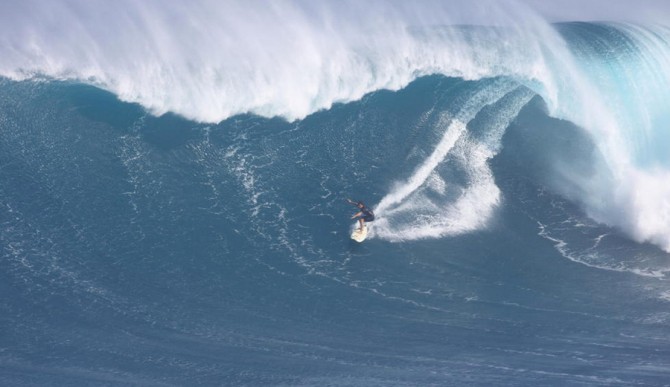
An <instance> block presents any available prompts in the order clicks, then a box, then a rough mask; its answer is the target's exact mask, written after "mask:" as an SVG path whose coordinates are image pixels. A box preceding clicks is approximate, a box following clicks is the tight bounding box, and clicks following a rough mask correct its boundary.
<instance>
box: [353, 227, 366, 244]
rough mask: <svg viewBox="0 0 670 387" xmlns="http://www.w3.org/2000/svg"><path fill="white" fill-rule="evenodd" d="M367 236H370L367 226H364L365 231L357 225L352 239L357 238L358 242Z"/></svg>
mask: <svg viewBox="0 0 670 387" xmlns="http://www.w3.org/2000/svg"><path fill="white" fill-rule="evenodd" d="M367 237H368V227H367V226H363V231H361V230H360V229H359V228H358V227H356V229H355V230H354V232H352V233H351V239H353V240H355V241H356V242H358V243H360V242H363V241H364V240H365V238H367Z"/></svg>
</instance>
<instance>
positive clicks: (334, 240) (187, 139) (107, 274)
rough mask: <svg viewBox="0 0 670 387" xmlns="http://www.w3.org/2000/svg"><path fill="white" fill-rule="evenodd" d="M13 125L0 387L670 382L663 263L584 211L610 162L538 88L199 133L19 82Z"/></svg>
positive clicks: (99, 93) (78, 88) (668, 289)
mask: <svg viewBox="0 0 670 387" xmlns="http://www.w3.org/2000/svg"><path fill="white" fill-rule="evenodd" d="M586 27H588V25H585V24H575V25H567V26H563V27H562V28H563V29H566V30H568V31H569V32H565V31H564V32H563V33H564V34H565V35H566V36H569V34H570V33H575V34H578V35H579V30H580V29H582V28H586ZM594 31H596V32H597V29H596V28H595V27H594V28H593V29H588V32H589V33H595V32H594ZM603 36H604V35H603ZM458 122H462V123H464V124H465V126H464V131H463V132H460V134H459V135H458V136H456V137H457V139H456V140H455V141H456V142H455V144H454V145H453V147H451V148H449V149H447V150H446V152H445V153H444V154H443V155H442V157H441V158H440V159H439V162H437V163H436V165H435V166H434V168H433V169H432V170H431V171H432V172H431V173H430V176H429V177H428V178H427V179H426V180H425V181H422V182H420V184H419V185H418V186H417V187H415V188H414V189H413V190H412V191H411V192H410V193H409V194H407V195H404V196H403V197H402V198H400V199H399V201H398V202H396V203H393V204H389V205H384V207H382V211H377V215H378V218H379V220H378V221H377V222H375V224H373V228H372V235H371V237H370V238H369V239H368V240H367V241H366V242H364V243H362V244H357V243H356V242H354V241H352V240H350V239H349V233H350V230H351V227H352V226H353V225H352V221H351V220H350V219H349V217H350V216H351V215H352V214H353V212H355V211H354V210H355V209H354V208H353V207H351V206H349V205H348V204H347V203H346V201H345V199H346V198H347V197H351V198H354V199H356V200H364V201H366V203H368V204H369V205H370V206H371V207H373V208H375V207H376V208H380V204H381V203H383V201H384V199H385V198H388V197H390V196H393V194H394V193H395V194H397V193H398V192H401V191H402V187H403V186H405V187H407V186H410V185H411V184H409V183H408V182H409V181H411V180H412V178H416V176H418V175H420V170H421V166H422V165H425V164H426V163H427V161H426V160H429V159H430V157H431V154H434V153H433V152H434V151H435V149H436V147H438V148H439V146H438V144H441V141H442V140H443V139H445V138H447V139H448V138H450V137H449V136H450V135H451V134H452V133H456V134H458V133H459V132H457V130H459V129H458V128H459V126H458V125H457V124H454V123H458ZM0 133H2V134H1V135H0V294H2V297H1V298H0V316H1V317H0V328H1V329H0V384H3V385H57V386H63V385H147V386H152V385H157V386H158V385H159V386H163V385H297V386H322V385H338V386H342V385H345V386H346V385H351V386H396V385H397V386H416V385H481V386H490V385H526V386H538V385H607V386H611V385H626V386H629V385H664V384H667V383H668V380H670V336H669V335H668V332H670V331H669V329H670V312H669V311H668V306H669V305H670V304H669V303H668V302H669V300H670V283H669V282H668V271H669V270H670V254H669V253H668V252H666V251H664V250H663V245H662V244H661V245H659V243H646V242H641V241H639V239H640V238H637V239H636V236H635V235H631V233H630V232H629V231H628V230H627V229H626V228H625V227H619V226H617V225H616V224H614V225H607V224H605V223H603V222H599V221H597V219H594V218H593V217H592V216H591V215H590V214H589V203H588V200H585V199H584V196H579V195H578V194H577V193H576V192H582V191H586V192H582V195H588V194H589V192H590V191H588V190H586V189H585V188H584V187H585V185H580V181H581V178H580V177H583V176H585V177H586V179H589V178H592V179H593V180H592V181H600V180H599V179H602V180H603V181H608V179H609V177H608V173H609V172H603V169H605V170H606V169H607V168H606V167H603V165H606V164H607V163H608V155H607V152H606V150H604V148H603V146H602V144H601V143H599V140H598V137H597V135H595V134H594V132H591V131H589V130H588V129H587V128H584V127H582V126H581V125H579V124H578V123H575V122H571V121H570V120H567V119H559V118H555V117H553V116H552V114H551V111H550V108H549V107H548V103H547V100H546V99H545V98H543V96H542V95H540V94H538V93H537V90H534V89H533V83H532V82H526V81H523V80H520V79H518V78H517V77H504V76H503V77H484V78H481V79H470V80H466V79H464V78H461V77H455V76H445V75H430V76H422V77H419V78H417V79H416V80H414V81H412V82H411V83H409V84H408V85H407V86H406V87H403V88H401V89H400V90H397V91H389V90H378V91H374V92H371V93H368V94H366V95H365V96H363V97H362V98H360V99H358V100H355V101H352V102H347V103H336V104H335V105H333V106H332V107H330V108H327V109H322V110H319V111H316V112H314V113H311V114H309V115H307V116H306V117H305V118H304V119H298V120H286V119H284V118H281V117H270V118H264V117H261V116H258V115H254V114H237V115H234V116H232V117H230V118H227V119H225V120H223V121H221V122H219V123H200V122H196V121H192V120H189V119H186V118H183V117H182V116H180V115H177V114H173V113H166V114H164V115H155V114H152V112H150V111H149V110H147V109H146V108H145V107H143V106H141V105H139V104H135V103H129V102H122V101H121V100H119V99H118V97H117V96H116V95H115V94H113V93H110V92H108V91H105V90H102V89H101V88H98V87H95V86H91V85H87V84H86V82H82V81H77V80H56V79H37V80H36V79H32V78H31V79H25V80H10V79H8V78H4V79H2V80H0ZM659 136H660V135H659ZM456 137H455V138H456ZM652 137H653V136H652ZM445 149H446V148H445ZM482 154H484V155H485V156H481V155H482ZM480 156H481V157H480ZM647 156H649V154H647ZM650 157H651V156H650ZM652 158H653V157H652ZM661 161H662V160H661ZM649 162H650V161H649V160H647V161H646V162H645V163H646V164H648V163H649ZM645 163H643V164H645ZM565 171H573V172H574V173H573V174H572V173H571V174H568V173H566V172H565ZM611 173H612V174H616V171H614V172H611ZM575 176H577V177H575ZM401 196H402V195H401ZM469 198H474V199H469ZM387 200H388V199H387ZM387 203H388V201H387ZM622 212H623V210H622ZM471 213H473V214H475V215H476V216H473V217H471V216H470V215H469V214H471ZM473 219H474V220H473ZM480 221H481V222H480ZM415 234H420V235H421V237H419V238H413V237H412V236H413V235H415ZM642 239H644V238H642ZM636 240H637V241H636ZM652 242H653V241H652Z"/></svg>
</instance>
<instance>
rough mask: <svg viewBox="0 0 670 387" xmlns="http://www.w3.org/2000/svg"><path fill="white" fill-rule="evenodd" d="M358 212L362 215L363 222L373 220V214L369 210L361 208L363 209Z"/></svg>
mask: <svg viewBox="0 0 670 387" xmlns="http://www.w3.org/2000/svg"><path fill="white" fill-rule="evenodd" d="M360 210H361V212H362V213H363V214H362V215H361V218H363V220H364V221H366V222H372V221H373V220H375V214H374V213H373V212H372V210H371V209H369V208H367V207H365V206H363V208H361V209H360Z"/></svg>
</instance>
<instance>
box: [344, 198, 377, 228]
mask: <svg viewBox="0 0 670 387" xmlns="http://www.w3.org/2000/svg"><path fill="white" fill-rule="evenodd" d="M347 201H348V202H349V204H353V205H354V206H356V207H358V209H359V210H360V211H358V212H357V213H355V214H354V216H352V217H351V219H356V218H358V222H359V223H360V225H361V227H360V230H361V231H363V227H365V222H372V221H373V220H375V214H374V213H373V212H372V210H371V209H369V208H367V207H366V206H365V204H363V202H355V201H353V200H351V199H347Z"/></svg>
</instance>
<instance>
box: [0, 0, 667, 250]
mask: <svg viewBox="0 0 670 387" xmlns="http://www.w3.org/2000/svg"><path fill="white" fill-rule="evenodd" d="M38 5H39V6H38ZM258 5H259V4H256V3H254V2H251V3H249V4H246V5H241V4H240V3H236V2H224V3H221V2H207V1H205V2H198V3H196V4H192V3H191V2H171V3H170V6H169V7H165V6H163V5H162V3H161V2H158V1H155V2H154V1H149V2H143V3H136V2H130V1H122V2H120V4H117V3H115V4H111V3H106V2H96V1H94V2H60V3H56V2H53V3H48V4H45V3H39V4H36V3H34V2H23V3H21V4H9V3H4V4H3V5H2V6H0V7H2V11H3V12H2V14H3V15H12V17H8V16H5V17H3V23H2V27H0V28H1V29H2V32H3V34H2V38H1V39H2V43H3V44H2V45H1V46H0V50H1V52H0V58H2V59H0V74H2V75H3V76H5V77H9V78H12V79H26V78H41V77H48V78H51V79H54V78H55V79H74V80H78V81H83V82H86V83H90V84H93V85H96V86H99V87H101V88H104V89H107V90H110V91H112V92H114V93H115V94H116V95H118V96H119V97H120V98H121V99H123V100H126V101H131V102H137V103H139V104H141V105H142V106H144V107H146V108H147V109H149V110H151V111H152V112H154V113H155V114H162V113H165V112H174V113H177V114H180V115H183V116H185V117H188V118H192V119H195V120H198V121H203V122H219V121H221V120H223V119H226V118H228V117H230V116H233V115H236V114H240V113H254V114H258V115H262V116H268V117H270V116H282V117H285V118H286V119H288V120H295V119H301V118H303V117H305V116H307V115H309V114H311V113H313V112H315V111H318V110H321V109H326V108H329V107H330V106H332V104H333V103H336V102H346V101H352V100H357V99H359V98H361V97H362V96H363V95H365V94H366V93H369V92H372V91H375V90H379V89H393V90H396V89H399V88H402V87H404V86H406V85H407V84H408V83H409V82H411V81H412V80H414V79H416V78H417V77H420V76H423V75H428V74H442V75H447V76H450V77H459V78H463V79H466V80H475V79H486V78H491V79H492V78H496V77H503V78H504V80H503V81H501V82H497V83H493V84H492V85H489V86H487V87H486V88H485V89H482V90H480V91H478V92H477V96H474V97H472V99H471V100H470V101H469V102H468V103H466V104H464V106H463V107H462V108H461V110H460V111H459V112H458V113H456V114H455V115H452V116H447V115H442V117H441V118H440V119H439V123H438V126H440V127H441V128H442V129H441V130H442V131H443V134H442V136H440V137H441V138H442V140H441V141H438V142H437V143H436V144H435V145H434V146H435V148H434V151H433V152H432V153H430V156H429V157H428V158H427V159H426V161H425V162H424V163H423V164H422V165H421V166H420V167H418V168H417V170H416V172H415V173H414V175H412V176H411V177H409V179H408V180H407V181H405V182H403V181H398V182H397V183H396V184H394V185H391V188H390V191H389V192H388V195H387V196H386V197H385V198H384V199H382V201H381V202H380V203H379V205H378V207H377V208H378V211H379V212H380V215H381V220H382V221H381V222H380V225H379V227H377V230H376V231H377V232H376V235H378V236H381V237H386V238H389V239H405V238H413V237H421V238H425V237H436V236H441V235H445V234H448V233H451V232H457V233H458V232H465V231H467V230H472V229H477V228H481V227H483V226H485V225H486V223H487V221H488V220H489V219H490V217H491V214H492V211H493V209H494V208H495V207H496V206H497V205H498V202H499V199H500V198H499V194H498V192H497V187H496V186H495V183H494V182H493V179H492V177H491V176H490V171H488V167H487V165H486V160H488V159H489V158H490V157H492V156H494V155H495V154H496V152H497V150H498V148H499V146H500V138H501V137H502V134H503V133H502V131H503V130H504V128H505V127H506V123H509V122H510V120H512V119H514V117H515V114H516V113H518V111H519V109H520V108H521V107H522V106H523V103H524V101H528V100H529V99H530V97H531V96H532V95H531V94H530V92H532V93H536V94H538V95H540V96H541V97H542V98H543V99H544V101H545V103H546V104H547V107H548V110H549V112H550V114H551V115H553V116H555V117H557V118H561V119H566V120H569V121H571V122H573V123H575V124H576V125H579V126H580V127H582V128H584V129H585V130H587V131H588V133H589V134H590V136H591V137H592V138H593V141H594V142H595V144H596V149H595V152H596V156H595V157H594V159H593V160H594V165H591V166H590V168H587V170H574V169H569V168H566V167H565V166H566V165H568V164H567V163H564V162H562V161H561V160H555V166H556V168H555V170H554V176H552V178H551V181H552V182H553V183H554V184H553V186H554V188H555V189H556V190H558V191H559V192H560V193H562V194H563V195H566V196H568V197H570V198H571V199H573V200H575V201H576V202H578V203H580V204H581V205H583V206H584V208H585V209H586V211H587V212H588V213H589V214H590V216H592V217H593V218H594V219H596V220H598V221H600V222H604V223H607V224H609V225H614V226H617V227H619V228H621V229H622V230H624V231H625V232H626V233H628V235H630V236H631V237H632V238H634V239H635V240H638V241H651V242H653V243H655V244H657V245H659V246H660V247H662V248H663V249H665V250H666V251H670V199H668V198H670V158H669V157H668V156H667V152H666V151H665V149H664V145H663V144H667V143H668V140H670V135H669V134H668V132H669V131H668V124H669V122H670V117H669V116H668V113H667V109H666V108H665V105H664V104H665V101H666V100H667V97H668V90H670V89H669V88H668V86H670V81H669V79H668V75H667V72H666V71H664V69H666V68H668V65H669V64H670V63H669V62H670V60H669V58H670V50H669V47H668V42H669V41H670V38H669V37H670V33H669V31H668V29H667V28H665V27H660V26H639V25H628V24H593V23H591V24H566V25H558V26H556V25H551V24H548V23H547V22H546V21H544V20H543V19H542V18H541V17H539V16H537V15H536V14H534V13H533V12H532V11H530V10H529V9H528V8H526V7H525V6H523V5H521V4H518V3H516V2H496V1H484V2H476V3H474V4H469V5H464V4H463V3H462V2H438V1H428V2H422V3H420V4H419V5H416V4H411V5H410V4H408V3H405V2H394V1H373V2H363V3H361V2H319V3H318V4H314V3H311V2H301V1H279V2H273V3H272V4H271V5H265V6H258ZM466 25H467V26H466ZM477 26H479V27H477ZM516 88H520V89H519V90H516ZM515 90H516V91H515ZM524 90H525V91H524ZM509 93H514V94H515V95H514V96H508V94H509ZM505 98H506V99H505ZM503 99H504V100H503ZM496 103H499V104H500V105H501V107H500V109H499V110H498V113H496V114H495V115H494V116H493V117H492V118H491V122H490V123H489V125H488V126H489V128H488V132H489V135H488V136H486V137H485V138H479V139H473V138H472V136H471V135H470V134H469V133H468V130H467V128H468V126H469V125H471V123H472V121H473V120H474V118H475V117H476V115H477V113H479V112H480V111H482V109H484V108H485V107H486V106H489V105H492V104H496ZM449 155H451V157H457V156H460V158H461V160H462V162H461V163H462V165H461V167H462V168H464V169H467V170H468V172H467V173H468V174H469V176H470V177H469V178H468V179H469V181H468V182H466V183H465V185H463V187H462V188H463V191H462V196H460V197H459V198H458V200H456V201H453V200H449V201H443V202H441V201H439V200H437V201H436V200H427V199H426V198H425V197H424V198H421V191H422V190H425V189H426V188H427V187H429V186H430V185H431V184H432V186H433V187H436V186H437V187H438V189H437V191H439V190H440V189H439V187H440V186H442V185H443V184H444V182H443V178H442V177H440V174H439V171H438V169H439V166H440V164H441V163H443V162H444V161H445V160H446V159H447V157H448V156H449ZM433 191H435V190H433ZM417 195H418V196H417ZM408 213H409V214H412V216H413V217H414V219H421V220H420V224H413V223H410V224H407V223H402V222H403V221H400V220H401V219H405V218H406V217H405V216H404V215H403V214H405V215H407V214H408ZM416 215H421V216H416ZM399 221H400V223H401V225H400V226H399V225H398V222H399ZM398 227H400V228H398Z"/></svg>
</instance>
